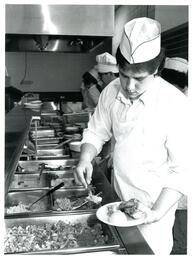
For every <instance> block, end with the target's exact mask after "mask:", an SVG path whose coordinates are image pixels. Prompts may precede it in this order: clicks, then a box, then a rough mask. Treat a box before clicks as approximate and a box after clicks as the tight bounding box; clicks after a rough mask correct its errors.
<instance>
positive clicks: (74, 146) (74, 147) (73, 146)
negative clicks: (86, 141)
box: [69, 141, 81, 158]
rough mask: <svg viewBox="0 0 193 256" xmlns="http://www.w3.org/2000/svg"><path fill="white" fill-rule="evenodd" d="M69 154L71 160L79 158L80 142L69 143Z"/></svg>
mask: <svg viewBox="0 0 193 256" xmlns="http://www.w3.org/2000/svg"><path fill="white" fill-rule="evenodd" d="M69 147H70V152H71V155H72V157H73V158H79V157H80V148H81V141H72V142H70V143H69Z"/></svg>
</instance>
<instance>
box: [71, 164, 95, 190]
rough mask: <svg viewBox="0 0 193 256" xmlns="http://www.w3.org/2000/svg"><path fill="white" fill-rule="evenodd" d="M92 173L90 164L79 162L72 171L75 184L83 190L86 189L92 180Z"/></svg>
mask: <svg viewBox="0 0 193 256" xmlns="http://www.w3.org/2000/svg"><path fill="white" fill-rule="evenodd" d="M92 172H93V166H92V164H91V162H89V161H84V160H81V161H80V162H79V163H78V165H77V167H76V169H75V171H74V178H75V182H76V183H77V184H80V183H81V184H82V185H83V186H84V187H85V188H87V186H88V184H90V182H91V179H92Z"/></svg>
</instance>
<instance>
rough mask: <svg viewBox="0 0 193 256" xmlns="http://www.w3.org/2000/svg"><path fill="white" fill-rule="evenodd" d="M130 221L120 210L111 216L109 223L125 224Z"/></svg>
mask: <svg viewBox="0 0 193 256" xmlns="http://www.w3.org/2000/svg"><path fill="white" fill-rule="evenodd" d="M127 221H128V217H127V215H126V214H125V213H124V212H122V211H120V210H116V211H115V212H113V213H112V214H111V215H110V216H109V222H111V223H119V224H122V223H125V222H127Z"/></svg>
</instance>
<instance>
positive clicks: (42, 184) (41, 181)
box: [9, 173, 50, 191]
mask: <svg viewBox="0 0 193 256" xmlns="http://www.w3.org/2000/svg"><path fill="white" fill-rule="evenodd" d="M49 186H50V183H49V180H48V179H47V174H46V173H42V174H41V177H40V174H39V173H15V174H14V175H13V179H12V182H11V184H10V187H9V190H14V191H15V190H28V189H29V190H34V189H39V188H49Z"/></svg>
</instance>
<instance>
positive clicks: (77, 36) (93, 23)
mask: <svg viewBox="0 0 193 256" xmlns="http://www.w3.org/2000/svg"><path fill="white" fill-rule="evenodd" d="M113 32H114V6H112V5H45V4H42V5H28V4H27V5H15V4H14V5H10V4H8V5H6V35H5V36H6V51H48V52H49V51H52V52H55V51H59V52H90V51H92V50H94V49H95V48H96V47H97V46H98V45H100V44H101V43H103V41H104V40H105V39H108V38H110V37H112V36H113Z"/></svg>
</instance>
